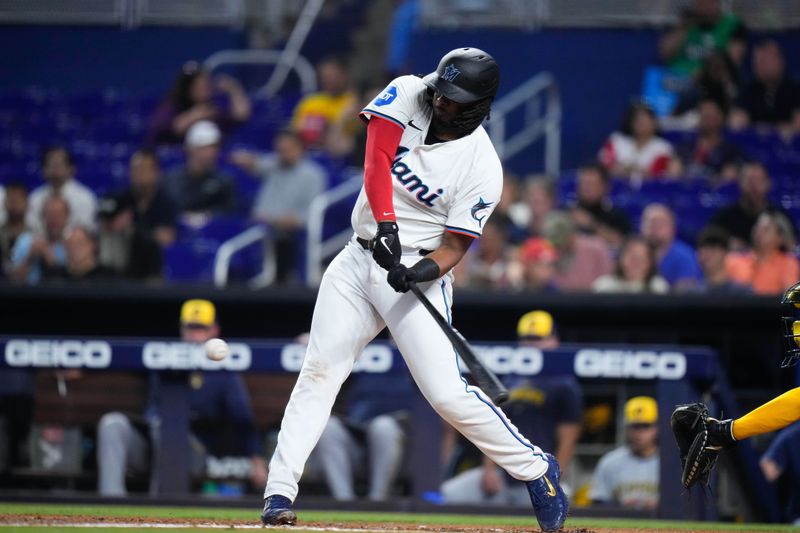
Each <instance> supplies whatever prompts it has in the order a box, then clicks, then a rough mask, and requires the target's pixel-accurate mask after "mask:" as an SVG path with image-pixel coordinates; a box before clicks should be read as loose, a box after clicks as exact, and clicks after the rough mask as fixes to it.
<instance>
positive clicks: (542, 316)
mask: <svg viewBox="0 0 800 533" xmlns="http://www.w3.org/2000/svg"><path fill="white" fill-rule="evenodd" d="M554 328H555V324H554V322H553V315H551V314H550V313H548V312H547V311H542V310H538V309H537V310H536V311H530V312H529V313H525V314H524V315H522V318H520V319H519V322H518V323H517V337H519V338H521V339H523V338H528V339H530V338H538V339H545V338H547V337H549V336H550V335H552V334H553V329H554Z"/></svg>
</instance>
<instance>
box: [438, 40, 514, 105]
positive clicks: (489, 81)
mask: <svg viewBox="0 0 800 533" xmlns="http://www.w3.org/2000/svg"><path fill="white" fill-rule="evenodd" d="M422 81H424V82H425V85H427V86H428V87H430V88H431V89H433V90H435V91H438V92H439V93H440V94H442V95H444V96H446V97H447V98H449V99H450V100H452V101H454V102H458V103H459V104H469V103H472V102H477V101H478V100H483V99H484V98H489V99H490V100H491V99H493V98H494V96H495V95H496V94H497V88H498V87H499V86H500V67H498V66H497V62H496V61H495V60H494V58H493V57H492V56H490V55H489V54H487V53H486V52H484V51H483V50H480V49H478V48H456V49H455V50H452V51H450V52H448V53H447V54H446V55H445V56H444V57H443V58H442V60H441V61H439V66H438V67H437V68H436V72H431V73H430V74H428V75H427V76H425V77H424V78H423V79H422Z"/></svg>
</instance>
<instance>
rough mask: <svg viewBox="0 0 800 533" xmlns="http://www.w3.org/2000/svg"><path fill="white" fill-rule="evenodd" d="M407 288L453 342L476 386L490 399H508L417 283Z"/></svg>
mask: <svg viewBox="0 0 800 533" xmlns="http://www.w3.org/2000/svg"><path fill="white" fill-rule="evenodd" d="M408 286H409V289H410V290H411V292H413V293H414V296H416V297H417V299H418V300H419V301H420V303H421V304H422V306H423V307H425V309H427V310H428V312H429V313H430V314H431V316H432V317H433V319H434V320H435V321H436V324H438V326H439V327H440V328H442V331H443V332H444V334H445V335H447V338H448V339H450V342H451V343H452V344H453V348H454V349H455V351H456V352H458V355H460V356H461V359H462V360H463V361H464V363H465V364H466V365H467V368H469V371H470V372H471V373H472V377H473V378H474V379H475V383H477V384H478V387H480V388H481V390H483V392H485V393H486V394H488V395H489V397H490V398H491V399H492V401H493V402H494V403H495V404H497V405H500V404H502V403H504V402H505V401H506V400H508V389H506V388H505V386H503V384H502V383H500V380H499V379H497V376H496V375H495V374H494V372H492V371H491V370H489V369H488V368H487V367H486V366H484V364H483V361H481V359H480V358H479V357H478V356H477V355H475V352H474V351H472V348H470V346H469V344H467V340H466V339H465V338H464V337H463V336H462V335H461V333H459V332H458V331H457V330H456V329H455V328H454V327H453V326H451V325H450V324H449V323H448V322H447V320H445V318H444V317H443V316H442V315H441V313H439V311H437V310H436V308H435V307H434V306H433V304H432V303H431V302H430V300H428V298H427V297H426V296H425V294H423V293H422V291H421V290H420V288H419V287H417V284H416V283H414V282H413V281H410V282H409V283H408Z"/></svg>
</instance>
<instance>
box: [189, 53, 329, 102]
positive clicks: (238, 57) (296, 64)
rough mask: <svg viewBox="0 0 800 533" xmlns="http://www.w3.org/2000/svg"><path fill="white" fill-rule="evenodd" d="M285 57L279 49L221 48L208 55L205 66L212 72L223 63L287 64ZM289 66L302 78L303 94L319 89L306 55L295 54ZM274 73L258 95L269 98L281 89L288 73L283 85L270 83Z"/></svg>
mask: <svg viewBox="0 0 800 533" xmlns="http://www.w3.org/2000/svg"><path fill="white" fill-rule="evenodd" d="M283 57H284V55H283V52H281V51H277V50H220V51H219V52H216V53H214V54H211V55H210V56H208V58H207V59H206V60H205V61H203V67H204V68H205V69H206V70H208V71H209V72H211V71H213V70H214V69H216V68H219V67H221V66H223V65H276V66H280V65H281V64H284V65H285V64H286V63H282V61H285V60H284V59H283ZM288 68H289V70H290V71H291V70H294V71H295V72H297V77H298V78H299V79H300V90H301V91H302V92H303V94H306V93H310V92H314V91H315V90H316V89H317V75H316V72H315V71H314V67H313V66H312V65H311V63H309V61H308V60H307V59H306V58H305V57H303V56H301V55H299V54H298V55H295V56H294V58H293V60H292V63H291V65H289V67H288ZM276 70H277V68H276ZM274 74H275V73H274V72H273V77H271V78H270V81H267V83H266V85H264V86H263V87H261V88H260V89H258V90H257V92H256V94H257V95H258V96H263V97H265V98H269V97H271V96H274V95H275V93H277V92H278V91H279V90H280V88H281V85H282V84H283V82H285V81H286V75H285V74H284V75H283V77H282V78H281V80H280V81H281V85H276V84H274V83H272V85H270V82H271V81H272V80H273V79H275V78H274Z"/></svg>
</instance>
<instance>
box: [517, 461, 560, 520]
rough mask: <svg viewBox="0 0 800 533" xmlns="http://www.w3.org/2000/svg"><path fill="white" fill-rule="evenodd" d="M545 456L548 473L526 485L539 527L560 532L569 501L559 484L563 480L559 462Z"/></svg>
mask: <svg viewBox="0 0 800 533" xmlns="http://www.w3.org/2000/svg"><path fill="white" fill-rule="evenodd" d="M545 455H546V456H547V462H548V463H549V466H548V467H547V471H546V472H545V473H544V475H543V476H542V477H540V478H538V479H532V480H531V481H528V482H526V483H525V485H526V486H527V487H528V494H529V495H530V497H531V503H532V504H533V510H534V511H535V512H536V520H537V521H538V522H539V527H540V528H541V529H542V531H558V530H559V529H561V526H563V525H564V522H565V521H566V520H567V511H569V500H568V499H567V495H566V494H564V491H563V490H561V485H559V484H558V482H559V479H560V478H561V469H560V468H559V467H558V461H556V458H555V457H553V456H552V455H550V454H549V453H548V454H545Z"/></svg>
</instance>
